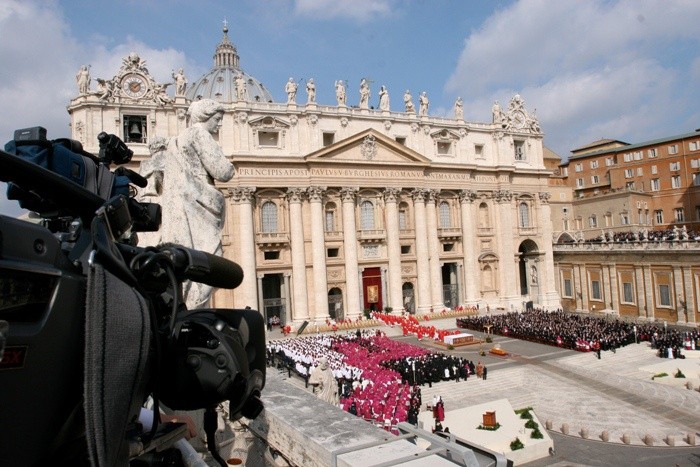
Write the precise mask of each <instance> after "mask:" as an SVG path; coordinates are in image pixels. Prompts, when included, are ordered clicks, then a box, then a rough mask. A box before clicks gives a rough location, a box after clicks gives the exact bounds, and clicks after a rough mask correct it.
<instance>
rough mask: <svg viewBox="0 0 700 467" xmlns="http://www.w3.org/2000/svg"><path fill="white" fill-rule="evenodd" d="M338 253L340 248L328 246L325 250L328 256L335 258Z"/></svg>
mask: <svg viewBox="0 0 700 467" xmlns="http://www.w3.org/2000/svg"><path fill="white" fill-rule="evenodd" d="M339 253H340V248H329V249H327V250H326V256H328V257H329V258H337V257H338V254H339Z"/></svg>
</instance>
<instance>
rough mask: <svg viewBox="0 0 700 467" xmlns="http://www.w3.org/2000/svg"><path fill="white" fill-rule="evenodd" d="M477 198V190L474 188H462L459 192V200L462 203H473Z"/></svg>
mask: <svg viewBox="0 0 700 467" xmlns="http://www.w3.org/2000/svg"><path fill="white" fill-rule="evenodd" d="M475 199H476V191H474V190H461V191H460V192H459V201H460V202H462V203H473V202H474V200H475Z"/></svg>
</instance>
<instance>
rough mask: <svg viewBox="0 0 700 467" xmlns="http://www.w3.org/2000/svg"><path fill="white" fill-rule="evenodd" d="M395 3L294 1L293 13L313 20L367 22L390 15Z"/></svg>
mask: <svg viewBox="0 0 700 467" xmlns="http://www.w3.org/2000/svg"><path fill="white" fill-rule="evenodd" d="M395 3H396V1H394V0H352V1H338V0H296V3H295V6H294V11H295V12H296V13H297V14H299V15H301V16H307V17H311V18H315V19H335V18H341V19H342V18H347V19H352V20H356V21H369V20H372V19H375V18H377V17H384V16H387V15H388V14H390V13H391V12H392V10H393V6H394V5H395Z"/></svg>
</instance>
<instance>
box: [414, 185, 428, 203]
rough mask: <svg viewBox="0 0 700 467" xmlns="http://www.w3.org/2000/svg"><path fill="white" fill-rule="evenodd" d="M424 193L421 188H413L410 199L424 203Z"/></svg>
mask: <svg viewBox="0 0 700 467" xmlns="http://www.w3.org/2000/svg"><path fill="white" fill-rule="evenodd" d="M426 194H427V193H426V191H425V190H424V189H422V188H414V189H413V191H411V198H413V201H414V202H424V201H425V198H426Z"/></svg>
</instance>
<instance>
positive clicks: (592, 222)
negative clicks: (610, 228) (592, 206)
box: [588, 216, 598, 227]
mask: <svg viewBox="0 0 700 467" xmlns="http://www.w3.org/2000/svg"><path fill="white" fill-rule="evenodd" d="M588 225H589V226H591V227H598V218H597V217H596V216H591V217H589V218H588Z"/></svg>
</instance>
